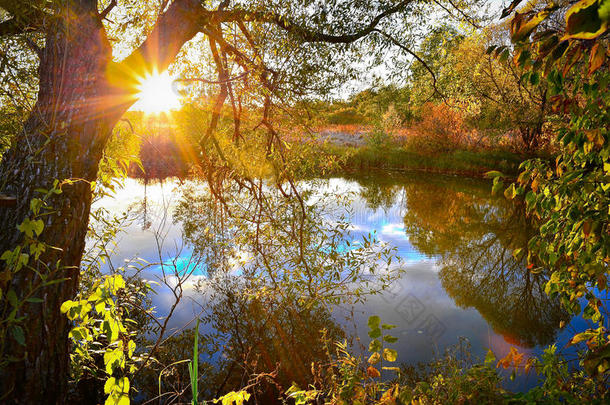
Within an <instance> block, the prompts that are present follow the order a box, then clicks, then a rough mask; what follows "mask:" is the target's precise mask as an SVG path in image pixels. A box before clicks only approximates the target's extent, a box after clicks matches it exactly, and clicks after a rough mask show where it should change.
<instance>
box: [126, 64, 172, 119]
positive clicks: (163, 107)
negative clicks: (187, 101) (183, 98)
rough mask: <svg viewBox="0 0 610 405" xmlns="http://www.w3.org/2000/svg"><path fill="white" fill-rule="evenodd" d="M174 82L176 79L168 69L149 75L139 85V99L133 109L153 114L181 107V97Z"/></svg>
mask: <svg viewBox="0 0 610 405" xmlns="http://www.w3.org/2000/svg"><path fill="white" fill-rule="evenodd" d="M173 82H174V79H173V78H172V77H171V76H170V75H169V73H168V72H167V71H165V72H163V73H158V72H153V73H152V74H149V75H147V76H146V77H144V78H143V79H142V80H141V81H140V84H139V85H138V90H139V92H138V94H137V95H136V97H137V99H138V101H137V102H136V103H135V104H134V105H133V107H132V109H133V110H140V111H144V112H145V113H151V114H152V113H160V112H165V111H170V110H175V109H178V108H180V99H179V96H178V94H177V92H176V91H175V90H174V88H173V86H172V85H173Z"/></svg>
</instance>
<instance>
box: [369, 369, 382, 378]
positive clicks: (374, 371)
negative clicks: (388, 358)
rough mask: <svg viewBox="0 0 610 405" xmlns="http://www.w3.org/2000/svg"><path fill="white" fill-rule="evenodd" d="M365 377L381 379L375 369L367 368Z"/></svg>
mask: <svg viewBox="0 0 610 405" xmlns="http://www.w3.org/2000/svg"><path fill="white" fill-rule="evenodd" d="M366 375H368V376H369V377H371V378H379V377H381V373H380V372H379V370H377V369H376V368H375V367H372V366H369V367H368V368H367V369H366Z"/></svg>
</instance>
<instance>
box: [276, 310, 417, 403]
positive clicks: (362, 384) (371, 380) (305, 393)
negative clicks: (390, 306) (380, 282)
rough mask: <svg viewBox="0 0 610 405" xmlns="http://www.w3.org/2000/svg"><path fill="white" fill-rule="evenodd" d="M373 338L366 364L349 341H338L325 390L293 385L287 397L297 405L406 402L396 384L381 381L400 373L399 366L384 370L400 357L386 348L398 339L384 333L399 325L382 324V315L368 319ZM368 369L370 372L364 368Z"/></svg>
mask: <svg viewBox="0 0 610 405" xmlns="http://www.w3.org/2000/svg"><path fill="white" fill-rule="evenodd" d="M368 327H369V332H368V334H369V337H370V338H371V339H372V340H371V342H370V343H369V346H368V350H369V353H371V355H370V357H369V358H368V360H367V361H366V364H364V365H362V364H361V361H360V359H358V358H356V357H354V356H353V355H351V354H350V353H349V350H348V347H347V343H346V342H343V343H341V342H337V343H335V346H336V357H332V356H331V355H330V351H329V353H328V357H329V363H330V365H329V366H328V367H327V369H326V375H325V381H324V383H323V386H322V388H321V389H315V388H314V389H309V390H302V389H300V388H299V387H298V386H297V385H296V384H293V385H292V386H291V387H290V388H289V389H288V391H287V392H286V394H287V395H288V398H292V399H294V400H295V403H297V404H308V403H317V400H318V399H321V400H324V401H325V403H330V404H337V405H339V404H362V405H364V404H379V405H382V404H391V403H395V402H396V401H397V400H398V398H399V397H400V399H401V400H404V399H406V397H405V396H404V395H403V394H402V392H401V391H400V389H399V386H398V385H397V384H395V383H394V382H383V381H381V380H379V379H380V378H381V373H382V371H383V370H388V371H392V372H395V373H400V369H399V368H398V367H384V366H383V361H384V360H385V361H386V362H388V363H394V362H396V360H397V357H398V354H397V352H396V350H394V349H390V348H388V347H384V344H387V343H396V341H397V340H398V338H396V337H395V336H392V335H389V334H384V333H383V331H385V330H390V329H393V328H395V327H396V326H395V325H389V324H382V323H381V320H380V318H379V317H378V316H376V315H374V316H371V317H369V319H368ZM364 367H366V370H365V369H364Z"/></svg>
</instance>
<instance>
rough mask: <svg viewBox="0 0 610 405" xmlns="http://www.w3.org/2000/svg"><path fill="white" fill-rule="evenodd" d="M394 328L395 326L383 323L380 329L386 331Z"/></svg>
mask: <svg viewBox="0 0 610 405" xmlns="http://www.w3.org/2000/svg"><path fill="white" fill-rule="evenodd" d="M395 327H396V325H391V324H387V323H384V324H382V325H381V328H382V329H386V330H389V329H394V328H395Z"/></svg>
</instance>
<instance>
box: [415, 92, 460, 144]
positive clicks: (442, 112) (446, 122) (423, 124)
mask: <svg viewBox="0 0 610 405" xmlns="http://www.w3.org/2000/svg"><path fill="white" fill-rule="evenodd" d="M421 116H422V118H421V120H420V121H419V122H417V123H416V124H415V125H414V126H413V132H412V133H410V134H409V136H408V137H407V142H406V145H407V148H409V149H411V150H417V151H418V152H422V153H438V152H448V151H451V150H454V149H458V148H463V147H465V146H466V145H467V141H468V139H469V131H468V130H467V128H466V125H465V123H464V117H463V114H462V113H461V112H460V111H459V110H457V109H455V108H451V107H449V106H447V105H446V104H433V103H426V104H424V105H423V106H422V109H421Z"/></svg>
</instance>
